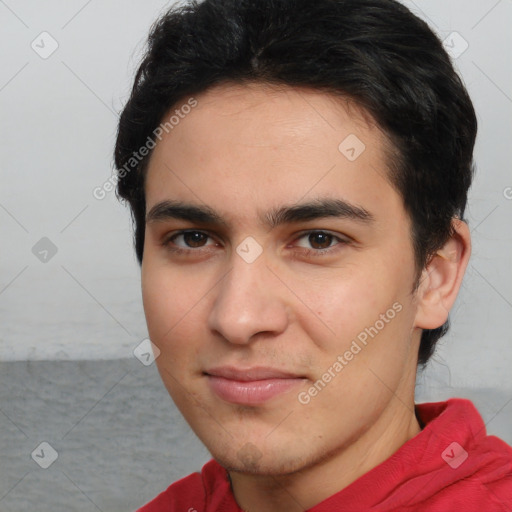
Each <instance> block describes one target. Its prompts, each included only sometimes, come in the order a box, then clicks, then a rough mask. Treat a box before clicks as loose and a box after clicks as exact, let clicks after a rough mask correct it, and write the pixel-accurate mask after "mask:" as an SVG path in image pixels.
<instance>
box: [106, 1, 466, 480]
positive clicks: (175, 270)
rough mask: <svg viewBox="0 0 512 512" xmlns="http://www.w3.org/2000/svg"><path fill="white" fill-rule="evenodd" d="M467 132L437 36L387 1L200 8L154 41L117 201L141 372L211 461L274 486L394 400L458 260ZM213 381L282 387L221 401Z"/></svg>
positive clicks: (142, 74) (440, 310)
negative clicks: (275, 376) (275, 381)
mask: <svg viewBox="0 0 512 512" xmlns="http://www.w3.org/2000/svg"><path fill="white" fill-rule="evenodd" d="M475 136H476V118H475V113H474V110H473V107H472V104H471V101H470V99H469V97H468V95H467V93H466V91H465V89H464V87H463V85H462V83H461V81H460V79H459V77H458V76H457V74H456V73H455V71H454V69H453V67H452V65H451V63H450V60H449V57H448V56H447V54H446V52H445V51H444V49H443V47H442V44H441V42H440V41H439V40H438V38H437V37H436V36H435V35H434V34H433V33H432V31H431V30H430V29H429V28H428V26H427V25H426V24H425V23H424V22H423V21H421V20H420V19H418V18H417V17H415V16H414V15H413V14H412V13H411V12H409V11H408V10H407V9H406V8H405V7H404V6H402V5H401V4H399V3H398V2H395V1H393V0H318V1H315V2H311V1H309V0H293V1H292V0H272V1H268V2H252V1H248V0H206V1H204V2H202V3H190V4H187V5H185V6H183V7H180V8H173V9H171V10H170V11H169V12H168V13H167V14H165V15H164V16H163V17H162V18H161V19H160V20H159V21H158V22H157V23H156V24H155V25H154V27H153V29H152V31H151V35H150V38H149V45H148V50H147V54H146V56H145V58H144V60H143V61H142V64H141V65H140V67H139V69H138V72H137V75H136V78H135V83H134V86H133V90H132V93H131V96H130V98H129V100H128V102H127V104H126V106H125V108H124V110H123V112H122V115H121V118H120V122H119V129H118V137H117V142H116V149H115V164H116V167H117V169H118V175H119V181H118V189H117V191H118V195H119V196H120V197H121V198H123V199H125V200H126V201H128V203H129V205H130V207H131V211H132V215H133V219H134V225H135V250H136V254H137V258H138V261H139V263H140V264H141V266H142V288H143V299H144V308H145V312H146V317H147V321H148V329H149V333H150V338H151V339H152V341H153V342H154V343H155V344H156V345H157V346H158V348H159V349H160V351H161V355H160V357H159V358H158V359H157V364H158V366H159V370H160V373H161V375H162V378H163V380H164V382H165V384H166V386H167V388H168V389H169V392H170V393H171V395H172V397H173V399H174V400H175V402H176V404H177V405H178V407H179V408H180V409H181V410H182V412H183V414H184V415H185V417H186V419H187V420H188V421H189V423H190V424H191V426H192V428H193V429H194V430H195V431H196V433H197V434H198V435H199V437H200V438H201V439H202V440H203V442H205V444H206V445H207V447H208V448H209V449H210V450H211V451H212V453H213V454H214V456H216V457H217V458H219V459H221V460H223V461H224V462H225V465H226V466H228V467H234V468H238V469H240V468H241V469H244V470H250V469H251V468H252V469H253V470H254V471H256V472H258V471H260V472H261V471H263V472H264V471H268V472H272V471H278V470H279V471H293V470H296V469H297V468H299V467H303V466H304V465H305V464H306V465H307V464H309V463H313V462H314V460H315V457H326V456H328V453H330V452H332V451H334V450H336V449H339V448H340V446H341V445H340V443H342V444H343V445H344V446H347V445H349V444H350V443H351V440H353V439H354V438H356V437H357V436H362V435H363V434H364V432H365V431H366V430H367V429H368V428H369V426H371V425H374V424H376V423H377V421H378V418H379V417H380V416H381V415H382V414H383V411H385V410H386V408H387V407H388V406H389V404H390V403H391V402H392V401H393V400H395V401H396V399H397V397H400V396H403V397H404V398H405V397H409V398H410V393H412V391H411V386H412V388H413V387H414V379H415V371H416V365H417V364H420V365H425V364H426V362H427V361H428V359H429V358H430V357H431V355H432V353H433V350H434V346H435V343H436V342H437V340H438V339H439V338H440V337H441V336H442V335H443V334H444V333H445V332H446V330H447V326H448V311H449V308H450V307H451V305H452V304H453V301H454V300H455V297H456V294H457V291H458V288H459V286H460V281H461V279H462V275H463V272H464V268H465V265H466V263H467V258H468V257H469V236H468V234H467V227H466V226H465V224H464V222H463V215H464V210H465V206H466V200H467V192H468V188H469V186H470V183H471V178H472V152H473V145H474V141H475ZM322 212H323V213H322ZM184 230H185V231H186V230H188V232H187V233H183V231H184ZM308 230H309V231H308ZM344 354H346V357H344V356H343V355H344ZM350 354H352V355H350ZM338 356H341V359H339V358H338ZM336 363H338V364H336ZM220 365H222V366H224V367H226V366H227V367H237V368H253V367H254V368H256V367H259V366H265V367H272V368H273V369H274V370H276V369H279V370H281V371H282V372H283V373H285V374H288V373H290V374H292V375H293V376H294V377H296V379H295V380H294V379H290V380H293V382H291V383H287V384H290V386H291V387H290V389H285V390H284V391H282V392H280V393H278V395H277V396H276V397H273V398H271V399H270V400H265V401H264V403H263V402H262V403H250V404H248V403H245V402H243V401H242V402H240V403H233V401H232V400H231V401H230V400H226V399H225V398H226V395H225V394H224V395H223V388H222V386H223V384H222V382H220V384H219V382H214V383H213V384H212V382H211V380H212V379H211V377H212V375H211V374H210V373H209V372H210V371H211V372H213V373H215V370H216V368H218V367H219V366H220ZM213 377H214V378H215V375H213ZM320 381H321V382H320ZM315 383H316V385H315ZM322 383H323V384H322ZM212 386H213V387H212ZM313 388H314V389H316V391H314V390H313ZM212 389H213V391H212ZM348 390H350V393H349V392H348ZM224 391H225V390H224ZM292 395H293V396H294V397H295V399H294V401H293V400H292V402H293V403H291V402H290V397H291V396H292ZM223 397H224V398H223ZM260 398H261V397H260ZM235 402H236V401H235ZM333 404H336V407H335V409H336V410H333V411H332V414H331V413H330V411H329V407H334V405H333ZM283 406H286V407H289V410H290V411H291V412H290V414H293V415H294V418H295V419H293V420H290V421H289V422H288V424H283V425H282V426H281V427H280V428H279V429H278V430H279V431H276V432H275V433H273V434H272V435H271V436H270V434H269V432H271V431H272V429H273V427H274V426H275V425H277V424H278V423H279V421H280V420H281V419H282V418H281V415H282V416H284V415H285V414H284V413H285V411H286V407H283ZM355 409H357V410H358V413H357V414H355V413H354V414H352V416H351V417H349V418H347V417H346V414H344V411H348V410H350V411H353V410H355ZM326 411H327V414H329V419H326V418H325V415H326ZM299 415H300V416H299ZM320 420H321V421H320ZM340 423H343V424H344V426H343V428H342V430H343V432H344V434H343V435H342V436H341V440H340V430H339V429H340ZM299 439H308V440H309V441H308V443H307V446H303V447H300V448H297V440H299ZM248 440H250V441H251V444H250V445H248V444H247V442H248ZM223 457H224V458H223ZM273 460H274V461H279V462H275V464H278V466H275V467H274V466H273V464H274V462H272V461H273ZM237 464H239V466H237ZM301 465H302V466H301ZM277 468H279V469H277Z"/></svg>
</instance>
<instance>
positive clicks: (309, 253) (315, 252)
mask: <svg viewBox="0 0 512 512" xmlns="http://www.w3.org/2000/svg"><path fill="white" fill-rule="evenodd" d="M186 233H201V234H202V235H206V236H207V237H208V238H213V237H212V236H211V235H209V234H208V233H207V232H205V231H200V230H197V229H186V230H182V231H178V232H176V233H173V234H172V235H170V236H167V237H165V238H164V239H163V241H162V246H164V247H165V248H166V249H167V250H169V251H170V252H172V253H173V254H176V255H183V256H192V255H193V254H194V253H196V254H197V253H201V252H206V251H207V250H208V249H206V251H205V248H204V247H199V248H196V249H194V248H189V249H184V248H183V247H177V246H172V245H171V243H172V242H173V241H174V240H175V239H176V238H177V237H179V236H182V235H184V234H186ZM319 233H322V234H324V235H329V236H331V237H332V241H333V242H334V241H336V242H337V243H336V244H334V245H332V246H330V247H327V248H325V249H305V248H302V250H301V251H295V252H300V253H301V255H302V256H306V257H318V256H324V255H326V254H330V253H333V252H335V251H337V250H339V249H340V248H341V247H340V246H344V245H348V244H349V241H348V240H345V239H343V238H340V237H339V236H336V235H334V234H333V233H331V232H329V231H324V230H322V229H312V230H309V231H305V232H303V233H301V234H300V235H299V236H298V237H297V238H296V239H295V241H296V240H300V239H302V238H305V237H308V236H310V235H312V234H319Z"/></svg>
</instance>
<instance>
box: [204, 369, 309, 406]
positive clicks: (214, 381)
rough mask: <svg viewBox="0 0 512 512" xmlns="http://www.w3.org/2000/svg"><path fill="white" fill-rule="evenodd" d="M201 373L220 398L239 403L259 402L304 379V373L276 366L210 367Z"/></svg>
mask: <svg viewBox="0 0 512 512" xmlns="http://www.w3.org/2000/svg"><path fill="white" fill-rule="evenodd" d="M204 375H205V376H206V378H207V379H208V385H209V387H210V389H211V390H212V391H213V393H214V394H216V395H217V396H218V397H219V398H221V399H222V400H225V401H226V402H229V403H232V404H238V405H258V404H262V403H265V402H267V401H269V400H271V399H273V398H276V397H278V396H280V395H282V394H284V393H286V392H288V391H291V390H293V389H294V388H297V387H299V386H300V385H302V384H303V383H304V381H305V380H306V377H304V376H302V375H297V374H292V373H288V372H283V371H281V370H277V369H275V368H266V367H252V368H245V369H244V368H235V367H232V366H229V367H228V366H224V367H219V368H212V369H210V370H208V371H206V372H204Z"/></svg>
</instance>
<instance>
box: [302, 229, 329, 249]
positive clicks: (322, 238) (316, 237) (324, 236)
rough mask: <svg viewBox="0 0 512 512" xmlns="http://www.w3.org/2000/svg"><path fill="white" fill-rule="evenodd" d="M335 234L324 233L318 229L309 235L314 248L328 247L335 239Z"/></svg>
mask: <svg viewBox="0 0 512 512" xmlns="http://www.w3.org/2000/svg"><path fill="white" fill-rule="evenodd" d="M333 238H334V237H333V236H332V235H330V234H329V233H324V232H323V231H316V232H314V233H310V234H309V236H308V241H309V243H310V245H311V247H313V249H327V248H328V247H330V246H331V243H332V241H333Z"/></svg>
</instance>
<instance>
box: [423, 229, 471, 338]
mask: <svg viewBox="0 0 512 512" xmlns="http://www.w3.org/2000/svg"><path fill="white" fill-rule="evenodd" d="M452 227H453V234H452V236H451V237H450V238H449V239H448V241H447V242H446V243H445V244H444V246H443V247H441V248H440V249H439V250H438V251H436V253H435V254H434V255H433V256H432V257H431V259H430V260H429V262H428V264H427V265H426V267H425V268H424V269H423V272H422V275H421V278H420V284H419V285H418V289H417V291H416V300H417V304H418V309H417V312H416V318H415V327H418V328H420V329H436V328H437V327H441V325H443V324H444V323H445V322H446V320H447V319H448V313H449V312H450V309H451V308H452V306H453V303H454V302H455V299H456V298H457V294H458V292H459V289H460V285H461V283H462V278H463V277H464V272H465V271H466V267H467V264H468V261H469V256H470V253H471V237H470V233H469V228H468V226H467V224H466V223H465V222H463V221H461V220H459V219H453V220H452Z"/></svg>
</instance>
